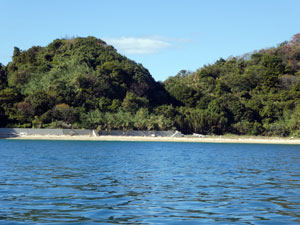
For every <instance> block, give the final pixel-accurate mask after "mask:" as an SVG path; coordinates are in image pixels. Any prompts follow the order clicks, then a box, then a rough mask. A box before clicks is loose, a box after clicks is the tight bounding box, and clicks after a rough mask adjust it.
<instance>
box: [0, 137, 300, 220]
mask: <svg viewBox="0 0 300 225" xmlns="http://www.w3.org/2000/svg"><path fill="white" fill-rule="evenodd" d="M0 142H1V143H0V144H1V145H0V169H1V174H0V205H1V207H0V225H3V224H17V225H19V224H37V223H41V224H52V225H53V224H70V223H72V224H155V225H156V224H172V225H175V224H199V223H203V224H298V223H299V222H300V194H299V187H300V172H299V171H300V170H299V169H300V147H298V146H293V145H290V146H285V145H250V144H201V143H147V142H145V143H139V142H76V141H73V142H72V141H9V140H0Z"/></svg>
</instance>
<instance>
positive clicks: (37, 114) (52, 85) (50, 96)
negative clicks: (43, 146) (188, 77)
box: [0, 37, 171, 129]
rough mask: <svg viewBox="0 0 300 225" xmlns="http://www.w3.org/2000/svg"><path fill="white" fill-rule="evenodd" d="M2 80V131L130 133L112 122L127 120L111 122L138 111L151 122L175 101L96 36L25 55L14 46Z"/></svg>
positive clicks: (139, 67) (59, 41) (63, 41)
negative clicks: (162, 107)
mask: <svg viewBox="0 0 300 225" xmlns="http://www.w3.org/2000/svg"><path fill="white" fill-rule="evenodd" d="M0 78H1V80H0V81H1V83H0V100H1V101H0V115H1V126H9V127H12V126H13V127H32V126H37V127H60V126H71V125H72V126H73V127H84V128H96V127H97V126H102V128H106V129H110V128H111V127H116V126H118V128H123V129H125V128H127V127H128V128H129V127H130V126H131V127H134V126H133V125H126V124H111V125H107V124H108V123H107V120H109V121H110V122H111V120H112V123H116V122H114V121H116V120H119V121H118V123H122V121H121V120H124V118H117V119H110V117H114V116H118V117H121V116H122V117H123V116H127V117H132V116H133V115H130V114H134V115H135V114H136V112H137V111H139V110H140V111H139V113H140V114H141V113H144V114H145V115H144V116H145V118H146V117H148V116H150V114H149V111H150V110H151V109H152V108H153V107H156V106H158V105H161V104H165V103H167V102H170V101H171V100H170V97H169V95H168V93H167V92H166V91H165V89H164V88H163V86H162V85H161V84H160V83H157V82H155V81H154V79H153V78H152V76H151V75H150V74H149V72H148V70H147V69H145V68H144V67H143V66H142V65H140V64H137V63H135V62H134V61H131V60H129V59H127V58H126V57H124V56H121V55H120V54H118V53H117V52H116V50H115V49H114V48H113V47H112V46H109V45H107V44H106V43H105V42H103V41H102V40H99V39H96V38H94V37H87V38H74V39H68V40H67V39H57V40H55V41H53V42H52V43H50V44H49V45H48V46H46V47H39V46H34V47H32V48H30V49H28V50H26V51H21V50H20V49H19V48H17V47H15V49H14V52H13V60H12V62H11V63H9V64H8V65H7V67H6V68H5V67H4V66H1V77H0ZM154 117H155V116H154ZM152 119H153V118H152ZM160 119H162V118H160ZM165 121H168V120H167V119H165ZM110 122H109V123H110ZM107 126H109V127H107ZM160 126H162V128H163V129H166V128H168V127H165V126H164V125H160ZM143 128H144V127H143Z"/></svg>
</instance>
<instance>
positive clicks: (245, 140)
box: [4, 135, 300, 145]
mask: <svg viewBox="0 0 300 225" xmlns="http://www.w3.org/2000/svg"><path fill="white" fill-rule="evenodd" d="M4 139H6V140H62V141H141V142H191V143H193V142H194V143H236V144H238V143H240V144H290V145H300V139H291V138H280V137H243V136H233V137H226V136H215V137H211V136H209V137H204V138H200V137H189V136H188V137H146V136H111V135H103V136H98V137H95V136H87V135H76V136H70V135H22V136H17V137H7V138H4Z"/></svg>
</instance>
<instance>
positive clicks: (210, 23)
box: [0, 0, 300, 81]
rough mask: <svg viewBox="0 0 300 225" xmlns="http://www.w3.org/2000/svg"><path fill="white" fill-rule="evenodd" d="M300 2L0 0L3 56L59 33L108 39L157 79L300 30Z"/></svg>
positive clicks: (268, 43) (5, 59) (284, 38)
mask: <svg viewBox="0 0 300 225" xmlns="http://www.w3.org/2000/svg"><path fill="white" fill-rule="evenodd" d="M299 9H300V1H299V0H226V1H225V0H206V1H204V0H51V1H42V0H0V62H1V63H2V64H4V65H6V64H7V63H8V62H10V61H11V57H12V54H13V48H14V46H17V47H19V48H20V49H21V50H26V49H28V48H30V47H32V46H34V45H35V46H37V45H38V46H46V45H48V44H49V43H51V42H52V41H53V40H54V39H57V38H71V37H77V36H79V37H87V36H94V37H97V38H100V39H102V40H104V41H105V42H107V43H108V44H110V45H113V46H114V47H115V48H116V49H117V51H118V52H119V53H120V54H122V55H125V56H126V57H128V58H130V59H132V60H134V61H136V62H137V63H141V64H142V65H143V66H144V67H146V68H147V69H148V70H149V71H150V73H151V74H152V76H153V77H154V78H155V79H156V80H160V81H164V80H165V79H167V78H168V77H169V76H175V75H176V74H177V73H178V72H179V71H180V70H188V71H195V70H197V69H199V68H201V67H202V66H203V65H207V64H212V63H214V62H215V61H216V60H218V59H219V58H220V57H222V58H224V59H226V58H228V57H232V56H241V55H243V54H245V53H250V52H253V51H255V50H259V49H262V48H268V47H274V46H277V45H278V44H280V43H282V42H283V41H288V40H290V39H291V38H292V36H293V35H294V34H297V33H300V23H299V22H300V13H299Z"/></svg>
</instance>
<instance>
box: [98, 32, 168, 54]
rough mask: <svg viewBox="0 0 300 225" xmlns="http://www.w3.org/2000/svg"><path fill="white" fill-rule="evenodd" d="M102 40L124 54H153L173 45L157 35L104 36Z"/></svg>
mask: <svg viewBox="0 0 300 225" xmlns="http://www.w3.org/2000/svg"><path fill="white" fill-rule="evenodd" d="M104 41H106V42H107V43H108V44H110V45H113V46H114V47H115V48H116V49H118V50H119V51H121V52H124V53H126V54H154V53H158V52H159V51H160V50H162V49H164V48H168V47H171V46H172V45H173V44H172V42H171V41H169V40H167V39H166V38H163V37H159V36H151V37H121V38H104Z"/></svg>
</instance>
